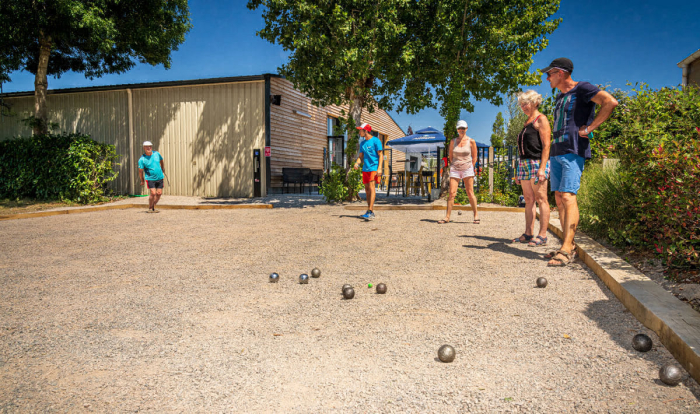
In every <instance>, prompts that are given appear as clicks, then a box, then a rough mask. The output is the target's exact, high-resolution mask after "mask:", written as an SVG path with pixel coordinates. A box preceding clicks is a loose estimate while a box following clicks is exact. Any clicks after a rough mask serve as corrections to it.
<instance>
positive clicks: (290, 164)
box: [270, 78, 405, 187]
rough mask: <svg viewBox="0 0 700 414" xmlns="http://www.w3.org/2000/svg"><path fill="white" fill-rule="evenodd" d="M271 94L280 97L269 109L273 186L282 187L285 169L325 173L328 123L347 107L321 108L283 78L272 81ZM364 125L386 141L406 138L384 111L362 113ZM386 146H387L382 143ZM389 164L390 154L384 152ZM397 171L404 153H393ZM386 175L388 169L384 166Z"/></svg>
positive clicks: (401, 166)
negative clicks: (399, 160)
mask: <svg viewBox="0 0 700 414" xmlns="http://www.w3.org/2000/svg"><path fill="white" fill-rule="evenodd" d="M270 93H271V94H272V95H281V102H280V105H270V141H271V147H272V148H271V150H272V154H271V160H270V168H271V174H272V177H271V185H272V186H273V187H280V186H281V185H282V168H311V169H316V170H318V169H323V154H324V153H323V149H324V148H327V146H328V135H327V119H328V117H329V116H330V117H334V118H338V117H340V116H341V115H342V111H343V110H345V113H346V115H345V116H347V112H348V109H349V108H348V107H339V106H335V105H332V106H328V107H318V106H314V105H312V104H311V99H310V98H309V97H307V96H306V95H304V94H303V93H301V92H300V91H298V90H296V89H294V86H293V85H292V83H291V82H289V81H288V80H286V79H282V78H272V79H270ZM362 122H367V123H368V124H370V125H372V128H373V130H375V131H377V132H379V133H380V134H382V135H385V136H386V139H387V140H391V139H395V138H401V137H403V136H404V135H405V134H404V132H403V131H402V130H401V128H399V126H398V125H396V123H395V122H394V120H393V119H391V117H390V116H389V115H388V114H387V113H386V112H385V111H383V110H381V109H377V110H375V111H374V112H373V113H367V112H363V113H362ZM383 144H386V142H383ZM385 154H386V160H387V162H388V160H389V151H385ZM393 159H394V171H403V164H402V163H398V162H397V159H403V153H400V152H398V151H394V157H393ZM385 167H386V168H385V173H388V171H389V169H388V165H387V164H386V163H385Z"/></svg>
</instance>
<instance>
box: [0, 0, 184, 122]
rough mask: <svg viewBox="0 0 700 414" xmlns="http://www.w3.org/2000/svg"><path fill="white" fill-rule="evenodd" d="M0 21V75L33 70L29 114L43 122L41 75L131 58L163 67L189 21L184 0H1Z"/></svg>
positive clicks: (92, 69) (120, 65)
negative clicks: (32, 102)
mask: <svg viewBox="0 0 700 414" xmlns="http://www.w3.org/2000/svg"><path fill="white" fill-rule="evenodd" d="M0 26H2V28H3V29H2V30H0V79H5V80H9V74H10V72H12V71H15V70H20V69H21V70H26V71H28V72H30V73H32V74H34V75H35V76H36V81H35V85H36V86H35V88H36V90H35V92H36V96H37V103H36V105H35V112H36V113H35V117H36V118H37V119H38V121H39V122H40V123H41V121H43V122H44V123H45V122H46V105H45V94H46V87H47V80H46V76H47V75H53V76H56V77H59V76H60V75H61V74H63V73H65V72H67V71H74V72H79V73H84V74H85V76H86V77H87V78H90V79H92V78H95V77H100V76H102V75H104V74H108V73H122V72H125V71H127V70H129V69H131V68H133V67H134V65H136V63H137V62H141V63H148V64H150V65H158V64H162V65H164V66H165V67H166V68H169V67H170V63H171V57H170V54H171V51H173V50H177V47H178V45H180V44H181V43H182V42H183V41H184V39H185V33H187V32H188V31H189V30H190V27H191V24H190V17H189V9H188V5H187V0H121V1H110V0H44V1H41V0H32V1H29V0H3V1H2V2H0ZM42 100H43V102H40V101H42ZM35 132H36V130H35ZM39 132H45V131H39Z"/></svg>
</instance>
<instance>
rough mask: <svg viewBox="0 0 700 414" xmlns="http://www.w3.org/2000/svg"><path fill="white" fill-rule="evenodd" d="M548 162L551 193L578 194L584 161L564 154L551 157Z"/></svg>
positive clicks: (578, 157) (581, 158)
mask: <svg viewBox="0 0 700 414" xmlns="http://www.w3.org/2000/svg"><path fill="white" fill-rule="evenodd" d="M550 160H551V170H550V171H549V182H550V183H551V185H552V191H559V192H560V193H572V194H576V193H578V189H579V188H581V174H583V164H584V161H586V159H585V158H583V157H580V156H578V155H576V154H564V155H557V156H554V157H551V158H550Z"/></svg>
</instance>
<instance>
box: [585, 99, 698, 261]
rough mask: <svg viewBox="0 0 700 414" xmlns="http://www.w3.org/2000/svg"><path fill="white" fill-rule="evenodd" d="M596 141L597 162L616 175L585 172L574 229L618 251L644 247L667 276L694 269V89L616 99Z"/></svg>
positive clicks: (695, 225)
mask: <svg viewBox="0 0 700 414" xmlns="http://www.w3.org/2000/svg"><path fill="white" fill-rule="evenodd" d="M618 100H619V101H620V105H619V106H618V107H617V109H616V110H615V114H614V118H613V119H611V120H610V122H609V123H605V124H603V126H602V127H601V129H600V131H598V133H597V139H596V137H594V140H596V141H597V142H596V144H597V148H598V149H599V151H598V155H599V157H601V158H602V157H609V158H619V160H620V164H619V167H618V168H617V169H616V170H611V171H601V170H599V169H596V168H588V167H586V170H585V171H584V176H583V186H582V189H581V191H580V192H579V194H580V195H579V199H580V200H581V201H582V203H581V205H580V208H581V228H582V229H583V230H584V231H590V232H592V233H594V234H601V233H603V232H605V233H607V234H606V237H607V238H608V239H609V240H610V241H611V242H613V243H615V244H616V245H618V246H621V247H625V246H633V247H643V248H647V249H649V250H650V251H655V252H656V253H657V254H659V255H661V256H662V257H663V259H664V260H665V261H666V263H667V265H668V266H670V267H674V268H681V269H683V268H685V269H698V268H700V257H699V256H700V142H699V140H700V89H698V88H697V87H692V86H688V87H678V88H662V89H659V90H652V89H649V88H648V87H647V86H646V85H638V86H637V87H635V88H634V89H633V91H632V94H629V95H627V94H625V95H623V96H618Z"/></svg>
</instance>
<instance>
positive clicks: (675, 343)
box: [549, 220, 700, 382]
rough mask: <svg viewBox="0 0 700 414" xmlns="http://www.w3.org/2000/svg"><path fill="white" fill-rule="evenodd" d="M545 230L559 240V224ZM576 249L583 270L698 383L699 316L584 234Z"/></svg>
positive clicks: (699, 356)
mask: <svg viewBox="0 0 700 414" xmlns="http://www.w3.org/2000/svg"><path fill="white" fill-rule="evenodd" d="M549 230H550V231H551V232H552V233H554V234H555V235H556V236H557V237H559V238H560V239H562V238H563V236H564V233H563V231H562V229H561V226H560V224H559V220H551V221H550V223H549ZM576 245H577V246H578V255H579V257H580V258H581V260H583V262H584V263H585V264H586V266H588V267H589V268H591V270H593V272H594V273H595V274H596V275H598V277H599V278H600V280H602V281H603V283H605V285H606V286H607V287H608V289H610V291H612V292H613V293H614V294H615V296H616V297H617V299H618V300H619V301H620V302H622V304H623V305H625V307H626V308H627V309H628V310H629V311H630V312H631V313H632V315H634V316H635V317H636V318H637V319H638V320H639V321H640V322H641V323H642V324H644V326H646V327H647V328H649V329H651V330H652V331H654V332H656V334H657V335H658V336H659V338H660V339H661V343H663V344H664V346H665V347H666V349H668V350H669V352H671V354H672V355H673V356H674V357H675V358H676V360H677V361H678V362H679V363H680V364H681V365H682V366H683V367H684V368H685V369H686V371H688V373H689V374H690V376H692V377H693V378H694V379H695V381H698V382H700V355H699V354H698V352H699V351H700V314H698V312H696V311H695V310H694V309H693V308H691V307H690V306H689V305H687V304H685V303H683V302H681V301H680V300H678V299H677V298H676V297H675V296H673V295H672V294H671V293H670V292H668V291H666V290H664V288H662V287H661V286H659V285H658V284H656V282H654V281H653V280H651V279H649V278H648V277H646V276H645V275H644V274H643V273H642V272H640V271H639V270H637V269H636V268H634V267H633V266H632V265H630V264H629V263H627V262H625V261H624V260H622V259H621V258H620V257H618V256H617V255H616V254H614V253H613V252H611V251H610V250H608V249H606V248H605V247H603V246H602V245H601V244H600V243H598V242H596V241H595V240H593V239H592V238H590V237H588V236H586V235H585V234H582V233H580V232H579V233H577V234H576ZM631 343H632V338H630V344H631Z"/></svg>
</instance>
